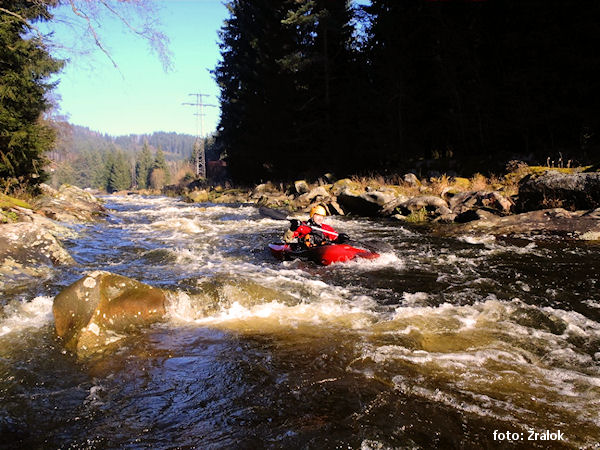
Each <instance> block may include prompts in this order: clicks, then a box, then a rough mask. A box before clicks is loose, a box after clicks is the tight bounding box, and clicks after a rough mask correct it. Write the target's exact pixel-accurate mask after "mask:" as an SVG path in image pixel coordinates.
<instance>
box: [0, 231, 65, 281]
mask: <svg viewBox="0 0 600 450" xmlns="http://www.w3.org/2000/svg"><path fill="white" fill-rule="evenodd" d="M55 231H56V230H50V229H48V227H46V226H45V225H44V224H40V223H38V222H19V223H10V224H3V225H0V289H2V288H3V287H4V283H5V282H6V281H11V280H13V279H14V278H18V277H22V276H26V277H44V276H45V275H46V274H47V272H48V270H49V269H50V268H51V267H53V266H59V265H69V264H74V263H75V261H73V258H72V257H71V255H69V253H68V252H67V251H66V250H65V249H64V248H63V246H62V245H61V244H60V242H59V241H58V240H57V238H56V236H55Z"/></svg>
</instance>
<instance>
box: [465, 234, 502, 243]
mask: <svg viewBox="0 0 600 450" xmlns="http://www.w3.org/2000/svg"><path fill="white" fill-rule="evenodd" d="M458 240H459V241H461V242H465V243H467V244H473V245H481V244H483V245H485V244H491V243H493V242H496V236H493V235H490V234H484V235H481V236H470V235H465V236H459V237H458Z"/></svg>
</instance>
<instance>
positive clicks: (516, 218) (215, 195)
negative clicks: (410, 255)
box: [170, 164, 600, 240]
mask: <svg viewBox="0 0 600 450" xmlns="http://www.w3.org/2000/svg"><path fill="white" fill-rule="evenodd" d="M170 193H171V194H180V195H182V196H183V198H184V199H185V200H186V201H188V202H213V203H255V204H258V205H261V206H268V207H271V208H277V209H284V210H287V211H289V212H290V213H307V212H308V211H309V210H310V208H311V207H312V206H313V205H314V204H322V205H324V206H325V207H326V208H327V210H328V211H329V213H330V214H333V215H347V214H350V215H355V216H364V217H382V218H391V219H394V220H399V221H401V222H406V223H413V224H425V223H433V224H440V225H439V226H437V227H436V230H437V232H440V233H442V234H450V235H452V234H454V233H465V232H468V233H488V234H494V235H504V234H509V235H526V236H527V235H529V236H530V235H549V236H556V235H560V236H561V237H568V238H574V239H586V240H598V239H600V222H599V218H600V172H588V173H586V172H584V171H583V169H582V168H580V169H557V168H544V167H529V166H526V165H523V164H521V165H518V166H517V167H516V168H515V170H514V171H511V172H510V173H508V174H506V175H505V176H504V177H502V178H493V179H489V178H486V177H483V176H481V175H475V176H474V177H472V178H470V179H467V178H459V177H454V178H450V177H447V176H441V177H437V178H429V179H421V180H420V179H418V178H417V177H416V176H415V175H414V174H406V175H404V176H402V177H396V178H395V179H394V180H392V181H386V180H384V179H382V178H370V179H359V178H353V179H348V178H346V179H341V180H331V178H328V177H323V178H322V179H320V180H319V181H318V182H316V183H309V182H307V181H306V180H298V181H296V182H294V183H291V184H289V185H281V184H280V185H275V184H273V183H265V184H261V185H258V186H256V187H254V188H252V189H247V190H243V189H224V188H220V187H218V188H201V187H198V186H197V185H190V186H189V187H184V188H181V189H179V190H177V189H173V188H171V189H170Z"/></svg>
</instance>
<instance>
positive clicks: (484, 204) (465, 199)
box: [448, 191, 513, 215]
mask: <svg viewBox="0 0 600 450" xmlns="http://www.w3.org/2000/svg"><path fill="white" fill-rule="evenodd" d="M448 204H449V206H450V209H451V210H452V212H453V213H454V214H458V215H460V214H465V213H468V211H473V210H476V209H481V208H483V209H486V210H488V211H491V212H494V213H497V214H500V215H507V214H510V212H511V208H512V207H513V202H512V200H511V199H509V198H508V197H506V196H504V195H502V194H501V193H500V192H497V191H466V192H459V193H457V194H454V195H452V196H450V198H449V199H448Z"/></svg>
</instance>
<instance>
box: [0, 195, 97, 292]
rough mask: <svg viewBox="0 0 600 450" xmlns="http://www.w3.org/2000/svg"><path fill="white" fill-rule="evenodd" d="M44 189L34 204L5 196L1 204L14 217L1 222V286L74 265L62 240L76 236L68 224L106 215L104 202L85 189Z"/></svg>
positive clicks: (0, 287) (6, 215)
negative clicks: (56, 268) (63, 266)
mask: <svg viewBox="0 0 600 450" xmlns="http://www.w3.org/2000/svg"><path fill="white" fill-rule="evenodd" d="M41 189H42V192H43V194H42V195H41V196H40V197H38V198H36V199H34V200H33V201H32V202H31V204H29V203H25V202H22V201H17V200H16V199H10V202H9V201H8V200H7V199H8V198H7V197H6V196H5V197H4V200H3V202H2V204H1V205H0V206H1V208H2V211H3V214H4V217H7V218H10V220H11V223H4V224H0V289H2V288H4V287H5V286H6V285H7V284H14V282H15V281H17V280H21V281H23V280H33V279H36V278H37V279H44V278H46V277H47V276H49V274H50V273H51V272H52V270H53V269H54V268H55V267H58V266H62V265H72V264H75V261H74V260H73V258H72V257H71V255H70V254H69V252H68V251H67V250H66V249H65V247H64V246H63V243H62V241H63V240H65V239H73V238H75V237H76V236H77V233H76V232H75V231H74V230H73V229H72V228H69V227H68V226H67V225H72V224H76V223H81V222H87V221H90V220H95V219H98V218H101V217H104V216H106V215H107V210H106V208H104V206H102V203H101V202H100V201H99V200H98V199H97V198H96V197H94V196H93V195H91V194H90V193H88V192H86V191H84V190H82V189H79V188H76V187H74V186H66V185H65V186H61V188H60V189H59V190H55V189H53V188H51V187H50V186H47V185H41Z"/></svg>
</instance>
